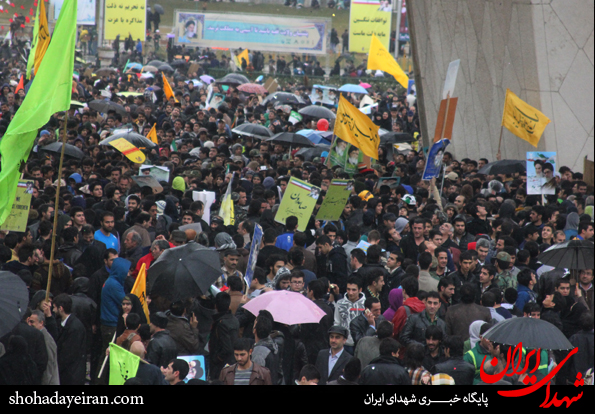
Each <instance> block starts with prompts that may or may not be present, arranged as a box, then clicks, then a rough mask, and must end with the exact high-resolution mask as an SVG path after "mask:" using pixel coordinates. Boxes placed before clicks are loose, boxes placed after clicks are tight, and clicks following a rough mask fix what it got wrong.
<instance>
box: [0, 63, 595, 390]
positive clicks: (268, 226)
mask: <svg viewBox="0 0 595 414" xmlns="http://www.w3.org/2000/svg"><path fill="white" fill-rule="evenodd" d="M207 61H210V59H209V60H207ZM278 64H279V63H278V62H277V65H278ZM1 67H2V74H1V75H0V76H1V78H2V82H3V85H2V87H1V90H0V100H1V103H0V111H1V112H2V117H1V119H0V136H2V135H3V134H4V133H5V132H6V130H7V128H8V126H9V124H10V121H11V119H12V117H13V116H14V114H15V113H16V111H18V108H19V105H20V104H21V103H22V101H23V99H24V97H25V94H26V91H25V90H24V89H20V90H19V91H18V92H17V91H15V89H16V87H17V84H18V82H19V79H20V77H21V75H22V74H23V73H24V70H25V65H24V63H23V62H21V61H19V60H18V59H14V58H10V59H6V58H3V59H2V63H1ZM187 68H188V65H181V66H178V67H177V69H176V71H175V73H173V80H172V81H171V83H172V87H173V89H174V93H175V97H172V98H170V99H169V100H168V99H167V98H166V97H165V94H164V92H163V86H164V85H163V81H162V78H161V76H141V75H140V73H139V74H137V73H134V72H130V73H125V74H121V73H117V72H115V71H114V72H112V73H111V74H109V75H108V74H105V75H103V76H96V75H93V74H87V75H85V74H83V71H80V72H79V73H80V75H79V76H77V77H76V78H75V80H74V81H73V94H72V99H73V100H75V101H78V102H81V103H83V104H88V103H89V102H90V101H91V100H94V99H99V100H111V101H113V102H115V103H120V104H121V105H122V106H123V108H124V111H122V110H119V109H115V110H108V111H107V112H104V113H101V112H98V111H97V110H94V109H92V108H91V107H89V106H88V105H85V106H83V107H81V106H80V105H78V104H77V105H75V106H72V107H71V108H70V110H69V111H68V112H67V113H56V114H54V115H53V116H52V118H51V119H50V121H49V122H48V123H47V125H46V126H45V127H44V128H43V129H42V130H40V131H39V136H38V139H37V140H36V142H35V146H34V147H33V150H32V152H31V155H30V157H29V160H28V161H27V163H26V165H25V166H24V172H23V174H24V175H23V178H24V179H25V180H29V181H31V182H32V183H33V186H32V199H31V205H30V207H31V208H30V211H29V221H28V223H27V230H26V231H24V232H13V231H9V232H6V231H0V265H1V266H2V270H4V271H8V272H12V273H14V274H16V275H18V276H19V277H20V278H21V279H22V280H23V281H24V282H25V283H26V285H27V287H28V289H29V296H30V301H29V306H28V309H27V311H26V313H25V315H24V317H23V319H22V321H21V322H20V323H19V324H18V325H17V326H15V327H14V329H13V330H12V331H11V332H10V333H8V334H6V335H5V336H4V337H3V338H2V339H1V341H0V342H1V344H2V345H0V384H51V385H56V384H61V385H66V384H84V383H97V384H105V383H106V382H107V376H106V373H105V372H104V374H103V375H102V376H101V377H99V376H98V374H99V371H100V370H101V365H102V363H103V360H104V357H105V353H106V348H107V347H108V344H109V343H110V342H112V341H113V342H115V343H117V344H118V345H120V346H122V347H124V348H125V349H128V350H130V352H132V353H134V354H136V355H138V356H139V357H140V358H142V359H143V360H144V361H145V362H148V364H144V363H143V364H140V366H139V370H138V372H137V374H136V376H135V377H134V378H131V379H129V381H130V382H132V383H137V384H152V385H157V384H172V385H175V384H179V383H183V382H184V381H183V380H184V379H188V378H191V379H190V381H189V382H188V383H189V384H193V383H195V384H207V383H208V384H226V385H272V384H275V385H279V384H284V385H292V384H299V385H308V384H321V385H322V384H328V385H352V384H364V385H383V384H401V385H408V384H412V385H419V384H457V385H463V384H464V385H472V384H481V383H482V380H481V377H480V365H481V361H482V360H483V356H484V355H491V356H494V357H496V358H498V359H499V361H500V363H499V364H498V365H496V366H494V365H492V364H486V366H485V367H484V369H485V371H486V372H488V373H498V372H501V371H502V370H505V369H506V355H507V351H508V348H509V347H508V346H507V345H503V344H497V343H493V342H490V341H489V340H487V339H485V338H484V333H485V332H486V331H487V330H488V329H489V328H491V327H492V326H494V325H495V324H497V323H501V322H502V321H504V320H506V319H509V318H517V317H518V318H523V317H527V318H541V319H544V320H547V321H548V322H550V323H552V324H553V325H555V326H556V327H557V328H558V329H559V330H560V331H561V332H562V333H563V334H564V335H565V336H566V337H567V338H569V340H570V341H571V343H573V344H574V345H575V346H578V347H579V352H578V353H577V354H576V355H574V356H573V357H572V359H571V360H570V362H569V363H568V364H566V365H565V367H564V369H563V370H560V372H559V373H558V374H557V376H556V378H555V382H556V383H557V384H566V383H567V382H569V383H572V382H573V381H574V379H575V376H576V374H577V373H578V372H581V373H583V375H585V374H586V372H587V371H588V370H589V369H590V368H592V367H593V313H592V312H593V284H592V282H593V269H583V270H580V271H578V272H575V274H572V275H571V274H569V272H565V271H564V269H553V268H551V267H549V266H544V265H542V264H541V263H540V262H539V260H538V257H539V255H540V253H542V252H543V251H544V250H546V249H547V248H548V247H550V246H552V245H555V244H559V243H563V242H565V241H568V240H571V239H578V240H591V241H592V240H593V193H592V189H590V190H589V189H588V186H587V184H586V183H585V181H584V180H583V176H582V174H581V173H578V172H573V171H571V169H569V168H568V167H565V166H563V167H561V168H559V171H558V172H557V173H556V194H555V195H552V196H545V197H544V198H543V199H542V197H541V196H540V195H539V196H535V195H528V194H527V190H526V185H527V176H526V174H524V173H516V174H501V175H496V176H490V175H487V176H486V175H483V174H480V173H479V172H478V171H479V169H480V168H481V167H482V166H483V165H485V164H487V163H489V160H488V159H485V158H482V159H479V160H471V159H467V158H465V159H457V158H456V157H455V156H454V155H453V154H452V153H448V152H447V153H445V154H444V158H443V162H444V163H445V166H446V167H445V169H444V177H442V176H441V177H438V179H436V178H434V179H432V180H430V181H426V180H422V178H421V177H422V172H423V171H424V167H425V163H426V158H425V153H424V151H423V150H421V149H420V150H419V151H417V150H415V149H411V150H405V151H403V152H400V151H397V150H395V149H394V148H393V147H392V145H383V146H381V147H380V148H379V159H378V160H374V161H372V164H371V165H370V166H367V167H366V166H364V167H362V168H361V169H360V170H359V171H358V172H357V173H356V174H353V175H352V176H350V175H349V174H347V173H345V172H344V171H343V169H342V167H341V166H332V165H328V163H327V162H326V161H327V160H326V159H325V158H324V157H322V158H321V157H315V158H306V157H304V155H301V154H296V153H297V151H298V150H299V149H300V148H299V147H295V146H292V147H291V148H290V147H289V146H284V145H282V144H272V143H270V142H267V141H266V140H264V139H260V138H257V137H253V136H246V135H238V134H236V133H234V132H233V131H232V130H233V128H234V127H237V126H239V125H242V124H244V123H255V124H260V125H262V126H264V127H266V128H268V129H269V130H270V131H271V132H273V133H280V132H296V131H299V130H301V129H316V125H317V124H316V122H317V119H316V118H309V117H304V118H303V119H302V120H301V121H299V122H297V123H294V122H292V121H291V120H290V119H289V117H290V110H291V109H298V105H296V104H292V103H283V102H280V104H282V105H280V106H279V105H276V104H275V103H274V102H271V103H267V102H266V101H265V103H264V104H263V103H262V102H263V101H262V99H259V98H262V96H261V97H259V96H257V95H256V94H249V93H243V92H241V91H239V90H238V88H237V87H238V85H237V84H236V85H221V84H217V83H215V84H214V85H215V86H213V88H212V91H209V90H208V88H207V86H206V85H205V84H202V83H201V84H199V85H198V86H197V85H195V83H194V82H192V81H191V80H190V79H193V78H195V77H198V76H200V75H202V74H205V73H208V66H204V65H200V66H199V69H198V73H187V71H188V69H187ZM91 72H92V71H91ZM166 75H168V76H169V75H172V74H171V73H169V72H168V73H166ZM170 79H172V78H171V77H170ZM189 80H190V81H189ZM224 86H225V87H224ZM282 89H283V90H284V91H286V92H291V93H295V94H296V95H297V96H299V97H301V98H303V99H304V101H306V102H307V101H308V99H309V98H308V94H309V92H310V91H309V89H308V88H306V86H305V85H302V84H299V83H297V82H296V83H294V84H288V85H287V86H285V87H284V88H282ZM122 92H138V94H137V95H136V96H128V97H123V96H122V94H121V93H122ZM210 93H212V94H220V95H221V96H222V98H223V103H222V104H221V105H219V106H218V107H216V108H214V107H210V106H209V104H210V102H208V101H207V99H208V98H209V95H210ZM370 96H371V97H372V98H373V99H374V100H375V101H376V102H377V103H378V107H377V110H376V111H377V112H374V113H373V114H372V115H371V118H372V120H373V121H374V122H375V123H376V124H377V125H379V126H381V127H382V128H384V129H386V130H388V131H395V132H406V133H410V134H412V135H413V134H415V135H416V136H417V135H418V133H419V117H418V113H417V106H416V104H415V101H414V100H412V99H410V97H409V99H408V97H407V96H404V95H400V94H398V93H397V92H396V89H395V90H385V91H373V90H371V91H370ZM345 97H346V98H347V99H349V100H350V101H351V102H352V103H353V104H355V105H356V106H357V105H358V104H359V100H360V99H361V98H362V95H356V94H346V95H345ZM287 107H290V108H289V109H290V110H288V108H287ZM331 110H333V111H336V108H331ZM331 122H332V121H331ZM153 126H155V127H156V131H157V139H158V142H159V143H158V145H157V146H156V147H155V148H153V149H147V150H145V152H146V157H147V160H146V162H145V164H146V165H151V166H157V167H162V168H163V169H164V170H167V171H168V172H169V175H168V177H169V178H168V179H165V180H162V181H160V182H159V186H158V187H156V186H153V187H150V186H146V185H144V186H141V185H140V184H139V183H138V182H140V183H141V184H142V183H143V181H138V182H137V177H138V176H141V177H142V176H143V175H145V172H144V171H146V172H148V173H150V172H151V171H150V170H149V169H145V168H143V166H142V165H140V164H136V163H133V162H131V161H130V160H129V159H127V158H126V157H125V156H124V155H123V154H122V153H120V152H119V151H117V150H115V149H114V148H112V147H111V146H106V145H99V142H100V141H101V140H102V139H104V138H106V137H109V136H110V135H112V134H113V133H115V132H118V131H120V132H121V130H124V131H133V132H138V133H140V134H142V135H144V136H147V135H148V134H149V132H150V130H151V129H152V128H153ZM331 128H332V125H331ZM64 133H66V135H67V137H66V139H67V142H68V143H69V144H71V145H73V146H75V147H77V148H78V149H79V150H81V151H82V152H83V153H84V157H83V158H74V157H69V158H67V159H66V160H65V162H64V165H63V168H62V171H61V172H60V171H58V169H59V166H58V165H59V156H57V154H56V153H52V152H48V151H45V150H44V147H45V146H47V145H49V144H51V143H53V142H56V141H58V140H61V139H62V137H63V136H64V135H63V134H64ZM421 138H422V139H423V137H421ZM486 139H487V137H486ZM456 145H457V142H456V139H455V142H454V146H455V147H456ZM59 173H61V176H62V181H61V182H60V187H59V199H58V208H57V210H56V209H55V207H54V200H55V198H56V192H57V187H58V180H57V177H58V174H59ZM290 177H295V178H298V179H300V180H303V181H307V182H308V183H310V184H312V185H314V186H318V187H320V188H321V194H320V197H319V198H318V201H317V205H316V207H315V209H314V211H313V212H312V214H311V217H310V220H309V222H308V225H307V228H306V230H305V231H303V232H302V231H298V230H297V227H298V220H297V217H295V216H290V217H288V218H287V219H286V220H284V222H283V223H279V222H277V221H275V216H276V213H277V211H278V209H279V205H280V202H281V200H282V198H283V196H284V193H285V191H286V189H287V186H288V183H289V180H290ZM384 177H394V178H395V179H398V183H396V184H392V185H390V186H388V185H382V184H379V179H380V178H384ZM333 179H353V180H354V184H353V189H352V194H351V196H350V197H349V199H348V201H347V203H346V205H345V207H344V209H343V213H342V214H341V217H340V218H339V219H338V220H336V221H333V222H328V221H318V220H316V219H315V217H316V213H317V210H318V208H320V205H321V204H322V202H323V200H324V198H325V195H326V191H327V190H328V189H329V185H330V183H331V181H332V180H333ZM230 182H231V189H232V199H233V203H234V223H233V224H228V225H226V224H225V221H224V219H223V217H222V216H221V215H220V208H221V202H222V199H223V196H224V195H225V192H226V190H227V188H228V187H229V184H230ZM196 191H209V192H213V193H215V198H216V201H215V203H213V204H212V206H211V207H210V210H209V211H206V206H205V204H204V203H203V202H202V201H197V200H195V198H194V192H196ZM544 200H545V203H544ZM55 215H58V218H57V223H58V225H57V228H55V229H54V227H53V221H54V217H55ZM256 225H259V226H260V227H261V228H262V230H263V239H262V246H261V248H260V251H259V254H258V257H257V262H256V267H255V269H254V276H253V278H252V280H251V281H250V284H249V285H248V284H247V283H246V282H245V279H244V276H245V274H246V271H247V265H248V258H249V253H250V248H251V244H252V237H253V234H254V229H255V226H256ZM183 226H184V229H183V230H181V229H180V228H181V227H183ZM53 239H54V240H55V242H56V255H55V257H54V260H53V261H50V259H51V242H52V240H53ZM362 241H363V242H366V243H365V246H366V247H365V248H362V245H360V243H361V242H362ZM188 243H198V244H201V245H202V246H205V247H208V248H210V249H214V250H216V251H217V252H219V253H220V258H221V266H222V267H221V268H222V275H221V277H220V278H219V279H218V280H217V282H216V283H215V285H216V287H217V289H218V291H219V293H217V292H213V291H211V292H203V293H204V294H203V295H200V296H196V297H188V298H185V300H181V301H177V302H173V303H172V302H170V301H167V300H165V299H164V298H163V297H159V294H158V292H153V293H150V295H149V298H148V299H149V301H150V304H149V309H150V318H149V320H150V323H147V322H148V320H147V317H146V315H145V314H144V312H143V310H142V307H141V304H140V300H139V298H138V297H137V296H135V295H134V294H132V293H131V288H132V286H133V284H134V281H135V278H136V276H137V274H138V272H139V270H140V268H141V266H142V265H143V264H144V265H145V266H146V267H147V268H150V266H151V265H152V264H153V263H155V261H157V260H158V259H159V257H160V256H161V254H162V253H163V252H164V251H165V250H167V249H172V248H176V247H179V246H183V245H185V244H188ZM50 267H51V268H52V273H53V276H52V283H51V285H50V292H49V297H50V300H49V301H46V300H45V297H46V286H47V282H48V272H49V269H50ZM275 290H290V291H293V292H299V293H300V294H303V295H304V296H306V297H307V298H308V299H309V300H311V301H312V302H313V303H314V304H315V305H316V306H318V307H319V308H320V309H322V310H323V311H324V313H325V316H324V317H323V318H322V319H321V320H320V322H319V323H309V324H301V325H291V326H287V325H283V324H281V323H278V322H276V321H275V320H274V317H273V315H271V313H269V312H268V311H260V313H259V314H258V315H253V314H252V313H250V312H249V311H247V310H246V309H244V306H245V304H246V303H248V302H249V301H251V300H253V299H254V298H256V297H258V296H260V295H266V294H267V293H268V292H270V291H275ZM188 355H191V356H195V355H196V356H203V357H204V359H205V366H204V367H201V366H200V365H199V364H197V363H196V361H192V362H191V363H188V362H187V361H185V360H184V359H181V358H179V357H180V356H188ZM565 355H567V352H565V351H550V352H545V353H544V355H543V356H544V358H542V365H540V366H539V370H538V371H537V373H536V374H537V377H539V378H543V377H545V375H547V373H548V372H549V370H551V369H552V367H553V366H554V365H555V364H556V363H559V362H560V361H561V360H562V359H563V358H564V357H565ZM203 374H204V376H203ZM201 377H203V378H205V379H204V380H201V379H200V378H201ZM503 381H504V382H506V384H520V383H521V381H522V377H518V375H517V376H512V377H505V378H504V380H503Z"/></svg>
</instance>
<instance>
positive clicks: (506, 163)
mask: <svg viewBox="0 0 595 414" xmlns="http://www.w3.org/2000/svg"><path fill="white" fill-rule="evenodd" d="M525 171H527V161H525V160H500V161H494V162H491V163H489V164H488V165H485V166H484V167H483V168H482V169H481V170H479V171H478V173H479V174H485V175H498V174H515V173H522V172H525Z"/></svg>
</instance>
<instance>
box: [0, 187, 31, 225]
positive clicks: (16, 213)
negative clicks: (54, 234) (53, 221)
mask: <svg viewBox="0 0 595 414" xmlns="http://www.w3.org/2000/svg"><path fill="white" fill-rule="evenodd" d="M34 186H35V181H33V180H20V181H19V184H18V185H17V192H16V196H15V199H14V202H13V203H12V209H11V210H10V215H9V216H8V217H7V218H6V220H5V221H4V223H2V225H1V226H0V230H3V231H20V232H24V231H25V230H26V229H27V220H28V219H29V207H30V205H31V194H33V187H34Z"/></svg>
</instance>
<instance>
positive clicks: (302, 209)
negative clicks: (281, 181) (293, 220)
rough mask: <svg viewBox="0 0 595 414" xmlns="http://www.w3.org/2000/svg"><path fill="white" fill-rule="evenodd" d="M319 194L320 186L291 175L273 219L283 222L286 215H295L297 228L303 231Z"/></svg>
mask: <svg viewBox="0 0 595 414" xmlns="http://www.w3.org/2000/svg"><path fill="white" fill-rule="evenodd" d="M319 196H320V187H316V186H314V185H312V184H310V183H307V182H305V181H302V180H298V179H297V178H293V177H292V178H291V179H290V180H289V184H287V188H286V189H285V194H283V200H282V201H281V204H280V205H279V210H278V211H277V214H276V215H275V221H276V222H277V223H281V224H285V220H286V219H287V217H290V216H296V217H297V219H298V230H299V231H305V230H306V227H307V226H308V222H309V221H310V216H311V215H312V211H314V207H315V206H316V201H317V200H318V197H319Z"/></svg>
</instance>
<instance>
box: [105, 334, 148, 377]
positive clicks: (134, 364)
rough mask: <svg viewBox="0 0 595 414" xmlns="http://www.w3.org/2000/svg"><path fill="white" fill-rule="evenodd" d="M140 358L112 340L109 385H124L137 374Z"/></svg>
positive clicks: (110, 345)
mask: <svg viewBox="0 0 595 414" xmlns="http://www.w3.org/2000/svg"><path fill="white" fill-rule="evenodd" d="M139 363H140V358H139V357H138V356H137V355H134V354H133V353H132V352H129V351H127V350H125V349H124V348H122V347H119V346H118V345H116V344H114V343H113V342H111V343H110V344H109V385H124V382H126V380H127V379H128V378H132V377H135V376H136V371H138V364H139Z"/></svg>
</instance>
